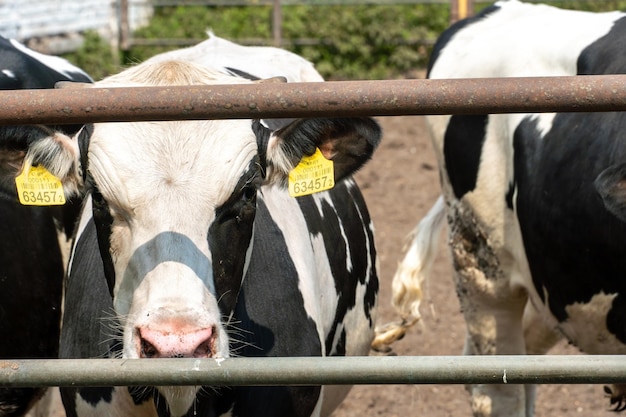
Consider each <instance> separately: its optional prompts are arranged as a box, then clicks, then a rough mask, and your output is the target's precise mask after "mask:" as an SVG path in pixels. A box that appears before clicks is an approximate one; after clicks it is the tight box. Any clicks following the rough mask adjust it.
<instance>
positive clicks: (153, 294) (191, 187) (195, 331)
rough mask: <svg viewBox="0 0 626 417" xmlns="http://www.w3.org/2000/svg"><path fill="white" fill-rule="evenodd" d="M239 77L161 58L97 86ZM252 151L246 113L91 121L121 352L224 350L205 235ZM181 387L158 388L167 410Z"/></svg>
mask: <svg viewBox="0 0 626 417" xmlns="http://www.w3.org/2000/svg"><path fill="white" fill-rule="evenodd" d="M237 81H238V80H236V79H233V78H231V77H225V76H224V75H220V74H217V73H213V72H211V71H208V70H206V69H202V68H199V67H194V66H193V65H189V64H185V63H162V64H158V65H154V66H145V65H139V66H137V67H134V68H131V69H130V70H127V71H125V72H123V73H121V74H118V75H117V76H113V77H111V78H110V79H106V80H104V81H103V82H101V83H98V86H99V87H103V86H104V87H121V86H139V85H148V86H149V85H178V84H183V85H189V84H216V83H230V82H237ZM239 82H241V81H239ZM257 152H258V151H257V143H256V137H255V135H254V132H253V131H252V128H251V121H250V120H224V121H180V122H178V121H172V122H137V123H101V124H96V125H94V133H93V135H92V137H91V141H90V145H89V155H88V157H89V171H90V173H91V175H92V177H93V179H94V181H95V184H96V186H97V188H98V191H99V192H100V193H101V194H102V196H103V198H104V200H106V202H107V204H108V207H109V209H110V213H111V216H112V218H113V223H112V225H111V236H110V252H111V258H112V261H113V266H114V270H115V277H116V282H115V288H114V306H115V310H116V313H117V314H118V315H119V318H120V322H121V324H122V326H123V329H124V330H123V339H124V349H123V356H124V357H127V358H136V357H161V355H162V356H196V355H199V356H197V357H205V356H203V355H208V356H210V357H214V358H225V357H228V356H229V351H228V337H227V334H226V331H225V329H224V326H223V324H222V317H221V314H220V311H219V308H218V304H217V298H216V291H215V286H214V283H213V266H212V258H211V252H210V250H209V245H208V241H207V234H208V231H209V227H210V225H211V223H212V221H213V220H214V219H215V216H216V213H215V210H216V208H218V207H220V206H221V205H222V204H224V203H225V202H226V201H227V200H228V199H229V197H231V195H232V193H233V191H235V188H236V186H237V184H238V182H239V180H240V178H241V177H242V175H243V174H244V173H246V172H248V170H249V167H250V163H251V161H252V160H253V159H254V158H255V157H256V154H257ZM241 256H242V258H244V257H245V256H246V254H244V253H242V254H241ZM242 262H243V259H242ZM181 389H182V388H175V387H159V391H161V392H162V393H163V395H164V397H165V398H166V399H167V401H168V407H169V408H170V411H172V412H173V415H182V414H184V412H186V411H187V410H188V409H189V407H191V405H192V403H193V400H194V398H195V394H196V393H197V390H196V388H194V387H186V388H184V389H182V390H183V391H184V392H181Z"/></svg>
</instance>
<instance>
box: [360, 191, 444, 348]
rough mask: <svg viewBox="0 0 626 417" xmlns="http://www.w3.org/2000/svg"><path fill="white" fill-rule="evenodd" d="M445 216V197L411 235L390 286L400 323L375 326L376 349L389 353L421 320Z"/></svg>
mask: <svg viewBox="0 0 626 417" xmlns="http://www.w3.org/2000/svg"><path fill="white" fill-rule="evenodd" d="M445 213H446V211H445V203H444V201H443V197H439V198H438V199H437V201H436V202H435V204H434V205H433V206H432V207H431V209H430V210H429V211H428V214H427V215H426V217H424V218H423V219H422V220H421V221H420V222H419V223H418V224H417V226H416V227H415V229H413V231H412V232H411V233H410V234H409V236H408V238H409V241H410V244H409V245H408V248H407V249H406V254H405V255H404V259H403V260H402V261H401V262H400V263H399V264H398V268H397V269H396V273H395V275H394V277H393V281H392V284H391V291H392V295H391V302H392V304H393V306H394V308H395V309H396V311H397V312H398V314H399V315H400V317H401V320H400V321H398V322H391V323H387V324H385V325H382V326H378V327H376V338H375V339H374V342H373V343H372V349H373V350H375V351H377V352H384V353H389V352H390V351H391V348H390V345H391V344H392V343H394V342H395V341H396V340H400V339H402V337H404V335H405V333H406V331H407V329H409V328H410V327H412V326H413V325H415V323H417V322H418V321H419V319H420V317H421V316H420V312H419V307H420V302H421V301H422V284H423V282H424V281H425V280H426V279H427V278H428V276H429V274H430V271H431V268H432V266H433V262H434V261H435V258H436V256H437V248H438V247H439V236H440V235H441V228H442V226H443V223H444V220H445Z"/></svg>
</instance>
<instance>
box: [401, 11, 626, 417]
mask: <svg viewBox="0 0 626 417" xmlns="http://www.w3.org/2000/svg"><path fill="white" fill-rule="evenodd" d="M625 44H626V14H624V13H621V12H610V13H589V12H580V11H571V10H561V9H558V8H554V7H550V6H546V5H538V4H537V5H532V4H524V3H521V2H519V1H515V0H511V1H502V2H497V3H496V4H495V5H493V6H491V7H488V8H487V9H485V10H484V11H483V12H481V13H480V14H479V15H477V16H475V17H472V18H469V19H466V20H463V21H461V22H459V23H457V24H455V25H453V26H452V27H451V28H450V29H448V30H447V31H445V32H444V33H443V34H442V36H441V37H440V38H439V40H438V42H437V43H436V45H435V48H434V52H433V56H432V61H431V63H430V68H429V73H428V76H429V77H430V78H481V77H514V76H520V77H521V76H563V75H576V74H578V75H589V74H616V73H625V72H626V49H625V48H624V45H625ZM429 123H430V127H431V128H432V132H433V142H434V146H435V150H436V154H437V156H438V162H439V166H440V170H441V179H442V191H443V199H440V200H439V201H438V202H437V203H436V204H435V206H434V207H433V208H432V210H431V212H430V213H429V215H428V216H427V217H426V218H425V219H424V220H423V221H422V222H421V223H420V225H419V226H418V228H417V237H416V239H415V241H414V245H413V247H412V249H411V250H410V251H409V253H408V254H407V257H406V258H405V261H404V262H405V264H404V266H406V265H409V268H408V269H407V270H405V269H404V266H401V268H400V269H399V271H398V275H397V276H396V278H395V280H394V302H395V304H396V305H397V306H398V307H399V308H400V309H401V310H402V311H404V312H405V313H406V314H410V313H411V311H412V310H414V308H415V306H416V304H415V303H414V301H415V299H412V296H411V294H416V293H418V292H417V291H416V289H415V286H416V285H419V282H420V281H421V280H423V279H424V276H425V274H427V273H428V269H429V265H430V264H431V263H432V257H433V256H434V251H433V250H432V248H433V245H434V242H435V241H436V239H437V236H438V232H437V230H439V229H440V227H441V225H442V223H443V222H444V219H446V218H447V220H448V226H449V236H448V238H449V246H450V250H451V254H452V260H453V265H454V270H455V278H456V288H457V293H458V295H459V298H460V302H461V308H462V310H463V314H464V316H465V320H466V323H467V338H466V343H465V353H467V354H476V355H478V354H524V353H529V354H535V353H545V352H547V351H548V349H549V348H550V347H551V346H553V345H554V343H555V342H556V341H557V340H558V339H559V338H560V337H562V336H564V337H566V338H567V339H568V340H569V341H570V342H571V343H573V344H574V345H576V346H577V347H578V348H580V350H581V351H583V352H586V353H590V354H624V353H626V300H625V298H626V280H625V277H626V256H624V255H625V253H624V250H625V249H626V223H624V216H623V207H624V205H623V204H624V194H623V192H622V191H621V190H622V187H623V174H624V164H625V163H626V141H625V140H624V139H625V137H624V131H625V129H626V114H625V113H621V112H612V113H611V112H609V113H558V114H508V115H486V114H483V115H455V116H451V117H450V116H435V117H430V118H429ZM623 392H624V391H623V390H622V387H619V386H614V387H612V388H611V389H610V393H611V394H612V403H613V404H614V406H615V407H616V408H618V409H620V408H624V402H623V401H624V396H623ZM471 394H472V407H473V411H474V414H475V415H481V416H482V415H487V416H500V415H502V416H505V415H506V416H531V415H532V414H533V403H534V390H533V387H530V386H528V387H524V386H520V385H482V386H480V385H478V386H476V385H475V386H472V387H471Z"/></svg>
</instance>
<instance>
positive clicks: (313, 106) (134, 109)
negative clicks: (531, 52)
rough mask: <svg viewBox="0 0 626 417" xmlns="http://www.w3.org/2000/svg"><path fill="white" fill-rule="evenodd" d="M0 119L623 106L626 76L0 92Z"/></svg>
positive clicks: (388, 113)
mask: <svg viewBox="0 0 626 417" xmlns="http://www.w3.org/2000/svg"><path fill="white" fill-rule="evenodd" d="M0 103H2V104H1V105H0V125H11V124H37V123H70V124H74V123H85V122H105V121H132V120H136V121H139V120H143V121H145V120H182V119H229V118H250V117H255V118H281V117H321V116H331V117H332V116H362V115H370V116H391V115H425V114H485V113H519V112H522V113H529V112H555V111H575V112H583V111H624V110H626V75H592V76H576V77H573V76H572V77H536V78H484V79H456V80H388V81H336V82H324V83H263V84H248V85H213V86H185V87H135V88H82V89H74V88H70V89H68V88H65V89H58V90H17V91H1V92H0Z"/></svg>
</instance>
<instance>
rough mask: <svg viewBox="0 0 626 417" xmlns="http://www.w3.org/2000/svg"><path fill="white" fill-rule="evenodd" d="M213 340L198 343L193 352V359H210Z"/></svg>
mask: <svg viewBox="0 0 626 417" xmlns="http://www.w3.org/2000/svg"><path fill="white" fill-rule="evenodd" d="M212 340H213V338H211V339H209V340H205V341H204V342H202V343H200V344H199V345H198V347H197V348H196V350H195V351H194V352H193V357H194V358H210V357H211V345H212V344H213V343H212Z"/></svg>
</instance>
